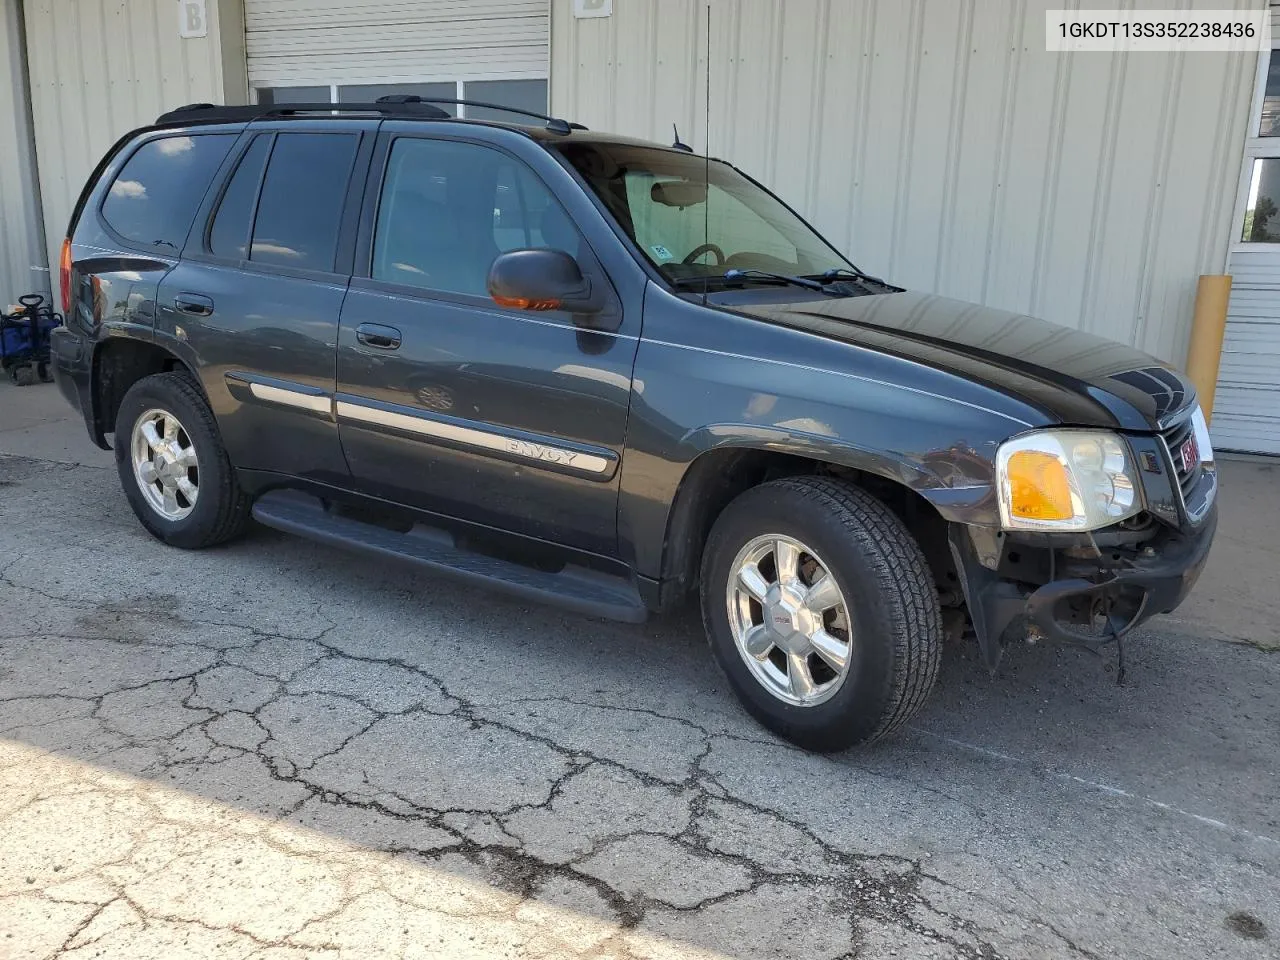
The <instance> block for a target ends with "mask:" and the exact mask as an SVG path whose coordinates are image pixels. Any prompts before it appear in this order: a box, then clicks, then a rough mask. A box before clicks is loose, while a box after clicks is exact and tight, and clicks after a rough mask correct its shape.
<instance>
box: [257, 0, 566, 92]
mask: <svg viewBox="0 0 1280 960" xmlns="http://www.w3.org/2000/svg"><path fill="white" fill-rule="evenodd" d="M549 30H550V18H549V12H548V8H547V0H419V2H416V3H407V2H405V0H246V2H245V41H246V49H247V52H248V61H249V82H250V84H251V85H252V86H255V87H270V86H277V85H293V86H300V85H306V84H329V83H335V82H347V83H360V82H365V83H397V82H411V81H417V80H427V81H429V80H436V79H441V80H457V79H467V78H468V77H472V78H475V77H486V78H491V79H493V78H502V77H545V76H546V75H547V69H548V67H547V37H548V31H549Z"/></svg>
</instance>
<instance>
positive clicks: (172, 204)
mask: <svg viewBox="0 0 1280 960" xmlns="http://www.w3.org/2000/svg"><path fill="white" fill-rule="evenodd" d="M235 139H236V138H235V136H234V135H233V134H220V133H215V134H202V135H200V136H190V137H188V136H180V137H161V138H159V139H156V140H150V141H148V142H147V143H144V144H143V145H142V146H141V147H139V148H138V150H137V151H136V152H135V153H134V154H133V156H131V157H130V158H129V161H128V162H127V163H126V164H125V165H124V167H123V169H121V171H120V173H119V175H118V176H117V177H116V178H115V180H114V181H113V182H112V184H111V188H110V189H109V190H108V191H107V196H106V198H105V199H104V200H103V202H102V217H103V219H104V220H106V221H107V223H108V224H109V225H110V227H111V229H112V230H114V231H115V232H116V233H118V234H120V235H121V236H122V237H124V238H125V239H126V240H131V241H133V242H134V243H138V244H142V245H144V246H147V247H156V248H160V249H168V250H171V251H175V252H176V251H178V250H181V249H182V244H183V242H184V241H185V240H186V238H187V231H188V230H189V229H190V228H191V221H192V220H193V219H194V218H195V215H196V210H197V209H198V208H199V206H200V201H201V200H203V199H204V195H205V191H207V190H208V189H209V184H210V183H211V182H212V181H213V175H214V173H215V172H216V171H217V169H218V165H219V164H221V163H222V161H223V159H224V158H225V157H226V155H227V151H228V150H230V149H231V145H232V144H233V143H234V142H235Z"/></svg>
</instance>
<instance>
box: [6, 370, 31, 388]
mask: <svg viewBox="0 0 1280 960" xmlns="http://www.w3.org/2000/svg"><path fill="white" fill-rule="evenodd" d="M10 373H11V375H12V377H13V382H14V383H16V384H17V385H18V386H20V387H29V386H31V385H32V384H33V383H35V382H36V372H35V371H34V370H32V369H31V367H30V365H27V366H22V367H14V368H13V369H12V370H11V371H10Z"/></svg>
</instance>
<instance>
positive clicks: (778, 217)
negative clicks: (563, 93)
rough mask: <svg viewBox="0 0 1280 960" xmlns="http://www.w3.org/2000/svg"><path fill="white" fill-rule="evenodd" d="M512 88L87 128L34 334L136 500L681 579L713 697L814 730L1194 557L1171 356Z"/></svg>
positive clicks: (1202, 516) (196, 526) (1196, 519)
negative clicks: (930, 265) (543, 113)
mask: <svg viewBox="0 0 1280 960" xmlns="http://www.w3.org/2000/svg"><path fill="white" fill-rule="evenodd" d="M440 102H444V101H435V103H440ZM531 116H534V117H535V119H537V121H538V122H535V123H531V124H527V125H519V124H514V123H512V124H504V123H497V122H482V121H474V120H459V119H456V118H454V117H453V116H451V115H450V114H448V113H446V112H445V111H444V110H442V109H440V108H439V107H438V106H434V105H433V104H432V103H429V102H425V101H415V100H413V99H412V98H400V99H398V100H395V101H393V102H386V101H379V102H378V103H376V104H365V105H360V106H353V105H343V106H340V107H339V106H336V105H333V104H320V105H310V106H307V105H299V106H293V107H286V108H280V107H213V106H210V105H208V104H200V105H193V106H191V107H184V108H182V109H180V110H177V111H174V112H172V113H169V114H166V115H165V116H162V117H161V118H160V119H159V120H158V121H157V123H156V124H155V125H154V126H150V127H147V128H144V129H142V130H138V131H135V132H133V133H130V134H129V135H128V136H126V137H125V138H124V139H122V140H121V141H120V142H119V143H118V144H116V146H115V147H114V148H113V149H112V150H111V151H110V152H109V153H108V154H107V156H106V157H105V158H104V159H103V160H102V162H101V163H100V164H99V165H98V168H97V169H96V170H95V171H94V173H93V175H92V177H91V178H90V180H89V183H88V185H87V186H86V187H85V189H84V192H83V193H82V195H81V197H80V199H79V202H78V203H77V205H76V208H75V212H74V215H73V217H72V222H71V226H70V230H69V233H68V237H67V240H66V242H65V244H64V246H63V251H62V262H61V292H62V297H63V301H64V309H65V313H66V326H65V327H64V328H62V329H59V330H58V331H57V332H56V341H55V343H54V362H55V369H56V374H57V379H58V383H59V386H60V388H61V390H62V392H63V394H65V396H66V397H67V399H68V400H69V401H70V402H71V403H72V404H74V405H76V406H78V407H79V409H80V410H81V411H82V412H83V414H84V420H85V425H86V426H87V427H88V430H89V434H90V436H91V437H92V438H93V440H94V441H95V442H96V443H97V444H98V445H99V446H101V447H103V448H104V449H110V448H111V447H110V446H108V443H109V441H108V436H109V435H114V443H113V444H111V446H114V449H115V457H116V462H117V465H118V467H119V473H120V479H121V482H122V483H123V485H124V489H125V492H126V494H127V496H128V499H129V502H130V504H131V505H132V507H133V510H134V512H135V513H136V514H137V516H138V519H139V520H140V521H141V523H142V525H143V526H145V527H146V528H147V530H149V531H150V532H151V533H152V534H153V535H154V536H156V537H157V538H159V539H160V540H163V541H164V542H165V543H167V544H171V545H173V546H176V547H184V548H200V547H207V546H211V545H213V544H216V543H221V542H223V541H226V540H230V539H231V538H233V537H235V536H236V535H237V534H239V533H240V532H241V531H243V530H244V529H245V526H246V524H247V523H248V522H249V519H250V517H253V518H255V519H256V520H258V521H259V522H261V523H263V524H266V525H268V526H271V527H276V528H279V529H282V530H287V531H290V532H292V533H296V534H300V535H302V536H305V537H310V538H313V539H315V540H319V541H321V542H325V543H331V544H335V545H339V546H342V547H346V548H351V549H354V550H358V551H365V552H367V553H371V554H376V555H379V556H383V557H395V558H401V559H403V560H406V561H408V562H410V563H414V564H418V565H420V566H423V567H427V568H430V569H432V570H436V571H441V572H448V573H452V574H455V575H457V576H460V577H462V578H464V579H467V580H470V581H474V582H482V583H485V584H488V585H491V586H493V587H497V588H499V589H503V590H506V591H507V592H509V593H513V594H515V595H517V596H520V597H523V598H526V599H530V600H539V601H547V602H550V603H555V604H559V605H561V606H563V607H567V608H569V609H571V610H575V611H578V612H580V613H583V614H586V615H589V616H598V617H608V618H613V619H617V620H622V621H627V622H639V621H641V620H643V619H644V618H645V617H646V615H647V614H648V613H649V612H651V611H658V610H664V609H667V608H670V607H672V606H673V605H675V604H678V603H680V602H681V601H682V600H684V599H685V598H686V597H688V596H689V595H690V594H693V593H695V592H696V593H698V594H699V595H700V597H701V606H702V616H703V620H704V623H705V626H706V632H707V636H708V639H709V641H710V645H711V650H712V653H713V655H714V657H715V659H716V660H717V662H718V663H719V665H720V667H721V668H723V670H724V672H725V673H726V674H727V676H728V679H729V682H730V683H731V684H732V686H733V689H734V690H735V692H736V693H737V695H738V696H739V697H740V698H741V700H742V701H743V703H744V704H745V705H746V707H747V709H748V710H750V712H751V713H752V714H754V715H755V716H756V717H757V718H758V719H759V720H760V721H761V722H762V723H763V724H764V725H766V726H767V727H769V728H770V729H772V730H774V731H775V732H777V733H778V734H780V735H782V736H783V737H786V738H789V739H791V740H792V741H794V742H796V743H798V744H801V745H803V746H805V747H807V748H811V749H818V750H828V749H839V748H843V747H846V746H848V745H851V744H854V743H859V742H864V741H869V740H873V739H875V738H877V737H881V736H883V735H885V734H886V733H889V732H890V731H892V730H894V729H895V728H897V727H898V726H900V725H901V724H902V723H904V722H905V721H906V720H907V719H908V718H910V717H911V716H912V715H913V714H914V713H915V712H916V711H917V710H918V709H919V708H920V706H921V704H922V703H923V702H924V701H925V698H926V697H927V695H928V693H929V690H930V688H931V686H932V685H933V682H934V678H935V676H936V674H937V671H938V666H939V660H940V656H941V644H942V642H943V639H944V634H951V635H954V636H957V637H959V636H962V635H964V634H966V633H967V632H968V631H970V630H971V631H972V633H973V634H974V635H975V636H976V642H977V644H978V646H979V649H980V651H981V654H982V656H983V657H984V658H985V660H986V662H987V663H988V664H989V665H990V666H991V667H992V668H994V667H995V665H996V663H997V661H998V659H999V656H1000V652H1001V648H1002V646H1004V645H1007V644H1008V643H1010V642H1014V641H1021V640H1035V639H1038V638H1052V639H1055V640H1059V641H1063V642H1069V643H1077V644H1084V645H1087V646H1090V647H1093V648H1098V647H1100V646H1101V645H1104V644H1114V645H1115V646H1116V647H1117V649H1118V650H1119V648H1120V643H1121V640H1122V638H1123V637H1124V635H1125V634H1126V633H1127V632H1128V631H1130V630H1131V629H1132V628H1133V627H1135V626H1136V625H1137V624H1138V623H1140V622H1142V621H1143V620H1144V619H1146V618H1147V617H1149V616H1150V615H1152V614H1155V613H1161V612H1167V611H1170V610H1172V609H1173V608H1174V607H1176V606H1177V605H1178V604H1179V603H1180V602H1181V601H1182V599H1183V598H1184V597H1185V596H1186V595H1187V592H1188V591H1189V590H1190V589H1191V587H1192V585H1193V584H1194V582H1195V580H1196V578H1197V576H1198V574H1199V572H1200V570H1201V567H1202V565H1203V564H1204V561H1205V557H1206V555H1207V553H1208V551H1209V545H1210V541H1211V540H1212V537H1213V532H1214V528H1215V525H1216V508H1215V504H1214V500H1215V494H1216V491H1217V474H1216V471H1215V468H1214V462H1213V453H1212V450H1211V447H1210V444H1209V437H1208V433H1207V430H1206V427H1205V420H1204V417H1203V416H1202V415H1201V413H1200V410H1199V407H1198V405H1197V403H1196V396H1195V392H1194V390H1193V389H1192V387H1191V386H1190V384H1189V383H1188V382H1187V381H1186V380H1185V379H1184V378H1183V377H1182V376H1180V375H1179V374H1178V373H1176V372H1174V371H1173V370H1171V369H1169V368H1168V367H1166V366H1165V365H1163V364H1161V363H1159V362H1157V361H1155V360H1153V359H1152V358H1151V357H1149V356H1146V355H1144V354H1142V353H1139V352H1138V351H1136V350H1133V349H1130V348H1129V347H1126V346H1121V345H1118V344H1115V343H1112V342H1110V341H1107V340H1103V339H1099V338H1097V337H1093V336H1090V335H1088V334H1085V333H1082V332H1078V331H1074V330H1069V329H1064V328H1061V327H1057V326H1053V325H1050V324H1047V323H1045V322H1043V321H1039V320H1034V319H1031V318H1029V317H1023V316H1018V315H1015V314H1011V313H1005V312H1002V311H999V310H994V309H990V308H987V307H982V306H975V305H972V304H966V303H959V302H956V301H953V300H947V299H943V298H941V297H936V296H931V295H929V294H924V293H910V292H906V291H904V290H902V289H900V288H898V287H895V286H892V285H890V284H889V283H887V282H885V281H883V280H880V279H877V278H875V277H871V276H868V275H867V274H865V273H863V272H862V271H861V270H859V269H858V268H857V267H856V266H854V264H853V263H852V262H851V261H849V260H848V259H846V258H845V257H844V256H843V255H842V254H841V253H840V252H839V251H838V250H836V249H835V248H834V247H833V246H831V244H829V243H827V242H826V241H825V240H824V239H823V238H822V237H821V236H819V235H818V234H817V233H816V232H815V231H814V230H813V228H812V227H810V226H809V225H808V224H807V223H805V222H804V220H802V219H801V218H800V217H799V216H798V215H797V214H796V213H795V212H794V211H793V210H792V209H791V208H790V207H788V206H787V205H786V204H785V203H783V202H782V201H781V200H779V199H778V198H777V197H776V196H774V195H773V194H772V193H770V192H769V191H768V190H766V189H765V188H764V187H762V186H761V185H760V184H759V183H757V182H756V181H754V180H752V179H751V178H750V177H748V176H746V175H745V174H743V173H742V172H741V171H739V170H738V169H736V168H735V167H733V166H731V165H730V164H728V163H724V162H721V161H718V160H709V159H708V158H706V157H702V156H695V155H693V154H692V153H691V152H690V151H689V149H688V148H687V147H685V146H684V145H683V144H679V143H678V142H677V144H676V145H675V146H673V147H666V146H661V145H657V144H652V143H646V142H641V141H637V140H631V139H624V138H621V137H616V136H609V135H604V134H596V133H591V132H589V131H587V130H586V129H585V128H583V127H581V126H578V125H576V124H568V123H565V122H564V121H562V120H556V119H553V118H544V117H540V116H539V115H531ZM543 121H545V122H543ZM1121 652H1122V651H1121ZM1121 666H1123V663H1121Z"/></svg>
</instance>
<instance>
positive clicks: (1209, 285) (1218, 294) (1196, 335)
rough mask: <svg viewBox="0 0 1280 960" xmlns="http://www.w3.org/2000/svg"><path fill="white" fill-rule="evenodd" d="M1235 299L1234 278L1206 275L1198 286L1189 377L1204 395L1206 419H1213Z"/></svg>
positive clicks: (1200, 393) (1188, 364) (1188, 350)
mask: <svg viewBox="0 0 1280 960" xmlns="http://www.w3.org/2000/svg"><path fill="white" fill-rule="evenodd" d="M1230 299H1231V277H1230V275H1227V274H1223V275H1205V276H1202V277H1201V278H1200V283H1199V284H1198V285H1197V286H1196V312H1195V316H1194V317H1192V320H1191V342H1190V343H1189V344H1188V345H1187V376H1188V377H1189V378H1190V379H1191V382H1192V383H1194V384H1195V385H1196V393H1198V394H1199V395H1200V409H1201V410H1203V411H1204V418H1205V419H1206V420H1208V419H1210V418H1211V417H1212V416H1213V393H1214V391H1215V390H1216V389H1217V387H1218V365H1219V364H1220V363H1221V362H1222V336H1223V333H1224V332H1225V331H1226V328H1227V303H1228V302H1229V301H1230Z"/></svg>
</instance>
